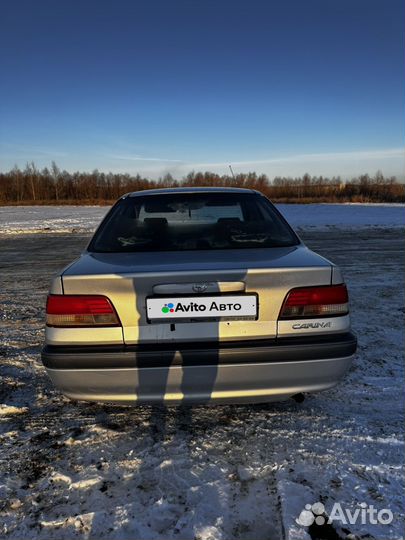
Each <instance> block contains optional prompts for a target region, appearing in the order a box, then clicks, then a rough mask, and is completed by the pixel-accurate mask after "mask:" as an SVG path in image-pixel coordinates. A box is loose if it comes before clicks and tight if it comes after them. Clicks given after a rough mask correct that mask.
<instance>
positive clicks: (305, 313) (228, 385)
mask: <svg viewBox="0 0 405 540" xmlns="http://www.w3.org/2000/svg"><path fill="white" fill-rule="evenodd" d="M355 349H356V339H355V337H354V335H353V334H352V333H351V331H350V319H349V309H348V296H347V290H346V287H345V285H344V283H343V279H342V275H341V273H340V271H339V269H338V268H337V267H336V266H334V265H333V264H332V263H330V262H329V261H327V260H326V259H324V258H323V257H321V256H319V255H317V254H315V253H313V252H312V251H310V250H309V249H308V248H306V247H305V246H304V245H303V244H302V242H301V241H300V240H299V238H298V237H297V236H296V235H295V233H294V232H293V231H292V229H291V228H290V227H289V225H288V224H287V223H286V222H285V220H284V219H283V218H282V216H280V214H279V213H278V212H277V210H276V209H275V208H274V206H273V205H271V203H269V201H268V200H267V199H266V198H265V197H263V196H262V195H261V194H259V193H256V192H252V191H249V190H236V189H229V190H225V189H196V190H191V189H190V190H188V189H186V188H185V189H183V190H164V191H161V190H156V191H150V192H140V193H136V194H130V195H127V196H125V197H123V198H122V199H121V200H120V201H118V203H117V204H116V205H115V206H114V207H113V208H112V210H111V211H110V212H109V214H108V215H107V216H106V218H105V219H104V221H103V222H102V224H101V225H100V227H99V229H98V230H97V231H96V233H95V235H94V237H93V239H92V241H91V242H90V244H89V246H88V249H87V250H86V251H85V252H84V253H83V255H82V256H81V257H80V258H79V259H77V260H76V261H74V262H73V263H72V264H71V265H70V266H69V267H67V268H66V269H65V270H64V271H63V272H62V273H61V275H60V276H57V277H56V278H55V279H54V281H53V284H52V289H51V294H50V296H49V298H48V304H47V326H46V346H45V347H44V350H43V353H42V358H43V362H44V364H45V366H46V368H47V371H48V373H49V375H50V377H51V379H52V380H53V382H54V383H55V385H56V386H57V387H58V388H60V389H61V390H62V392H63V393H64V394H66V395H68V396H69V397H71V398H74V399H86V400H96V401H112V402H119V403H120V402H121V403H161V402H166V403H180V402H199V403H206V402H244V401H249V402H252V401H269V400H279V399H285V398H288V397H289V396H292V395H294V394H298V393H301V392H311V391H318V390H323V389H326V388H330V387H332V386H334V385H335V384H336V383H337V382H338V381H339V380H340V379H341V377H342V376H343V375H344V373H345V372H346V371H347V369H348V367H349V366H350V363H351V358H352V355H353V353H354V351H355Z"/></svg>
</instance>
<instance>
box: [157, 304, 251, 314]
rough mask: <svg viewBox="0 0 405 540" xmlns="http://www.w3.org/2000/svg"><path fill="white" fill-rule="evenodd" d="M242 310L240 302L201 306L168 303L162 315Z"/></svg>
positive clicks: (163, 308)
mask: <svg viewBox="0 0 405 540" xmlns="http://www.w3.org/2000/svg"><path fill="white" fill-rule="evenodd" d="M241 308H242V306H241V304H239V303H238V302H236V303H234V302H229V303H223V302H215V301H212V302H211V303H210V305H205V304H200V303H197V302H188V303H182V302H176V304H173V302H168V303H167V304H164V306H163V307H162V313H165V314H170V313H175V312H176V313H177V312H179V311H180V312H183V313H188V312H194V313H195V312H199V311H209V312H211V313H212V312H221V311H222V312H223V311H240V309H241Z"/></svg>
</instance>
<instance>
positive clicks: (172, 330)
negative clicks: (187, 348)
mask: <svg viewBox="0 0 405 540" xmlns="http://www.w3.org/2000/svg"><path fill="white" fill-rule="evenodd" d="M175 330H176V325H175V324H173V323H171V325H170V331H171V332H174V331H175Z"/></svg>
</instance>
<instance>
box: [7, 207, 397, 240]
mask: <svg viewBox="0 0 405 540" xmlns="http://www.w3.org/2000/svg"><path fill="white" fill-rule="evenodd" d="M277 207H278V209H279V210H280V211H281V213H282V214H283V215H284V216H285V217H286V218H287V220H288V221H289V222H290V223H291V225H293V227H296V228H297V229H312V228H316V229H317V230H322V229H323V230H328V229H331V228H336V227H338V228H340V227H344V228H346V229H347V228H360V227H404V226H405V205H403V204H402V205H401V204H391V205H390V204H303V205H302V204H278V205H277ZM108 209H109V207H107V206H3V207H0V233H6V234H7V233H8V234H16V233H36V232H41V231H42V232H72V231H73V232H87V231H89V232H91V231H94V229H95V228H96V227H97V225H98V224H99V223H100V221H101V219H102V218H103V217H104V216H105V214H106V213H107V211H108Z"/></svg>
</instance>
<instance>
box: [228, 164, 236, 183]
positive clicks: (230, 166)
mask: <svg viewBox="0 0 405 540" xmlns="http://www.w3.org/2000/svg"><path fill="white" fill-rule="evenodd" d="M229 168H230V170H231V175H232V178H233V179H234V180H235V175H234V174H233V169H232V165H229Z"/></svg>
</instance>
